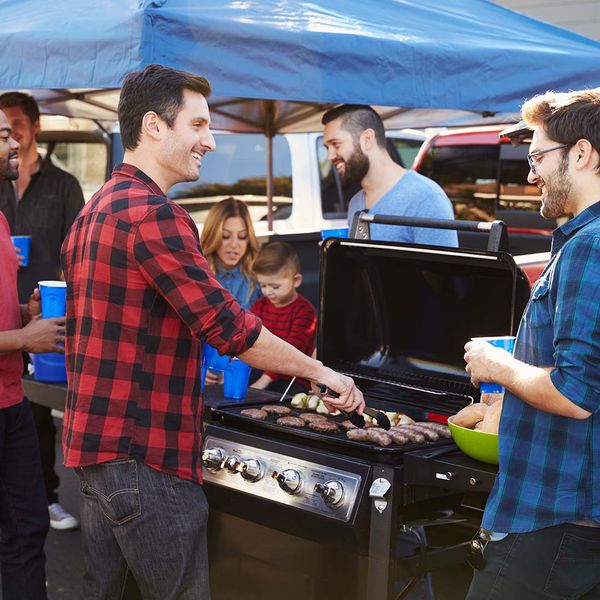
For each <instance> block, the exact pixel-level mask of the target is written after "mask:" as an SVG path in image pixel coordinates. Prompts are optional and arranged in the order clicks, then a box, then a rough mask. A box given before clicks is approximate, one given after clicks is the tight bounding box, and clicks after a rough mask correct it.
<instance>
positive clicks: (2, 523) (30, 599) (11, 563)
mask: <svg viewBox="0 0 600 600" xmlns="http://www.w3.org/2000/svg"><path fill="white" fill-rule="evenodd" d="M49 525H50V521H49V517H48V504H47V502H46V492H45V490H44V478H43V476H42V465H41V463H40V452H39V448H38V440H37V435H36V431H35V425H34V423H33V418H32V416H31V410H30V408H29V406H28V403H27V400H24V401H23V402H22V403H21V404H17V405H15V406H10V407H9V408H4V409H2V410H0V531H1V532H2V543H1V544H0V560H1V562H2V594H1V595H0V597H2V598H3V599H4V600H45V598H46V573H45V565H46V556H45V554H44V541H45V540H46V534H47V533H48V527H49Z"/></svg>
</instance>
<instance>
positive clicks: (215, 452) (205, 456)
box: [202, 448, 225, 471]
mask: <svg viewBox="0 0 600 600" xmlns="http://www.w3.org/2000/svg"><path fill="white" fill-rule="evenodd" d="M224 458H225V455H224V454H223V450H221V448H207V449H206V450H205V451H204V452H203V453H202V464H203V465H204V466H205V467H206V468H207V469H210V470H211V471H219V470H220V469H222V468H223V459H224Z"/></svg>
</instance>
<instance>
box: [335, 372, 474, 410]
mask: <svg viewBox="0 0 600 600" xmlns="http://www.w3.org/2000/svg"><path fill="white" fill-rule="evenodd" d="M332 368H333V369H334V370H337V371H341V372H342V373H344V374H346V375H348V376H349V377H352V378H354V379H355V380H357V384H358V387H359V388H360V389H361V391H362V392H363V394H364V395H365V397H366V398H369V399H371V398H372V399H376V400H379V401H383V402H386V403H392V404H393V405H397V404H402V405H403V406H410V407H413V408H415V409H417V410H420V411H426V412H436V413H439V414H443V415H446V416H450V415H453V414H456V413H457V412H458V411H459V410H460V409H461V408H464V407H465V406H466V405H467V404H470V403H471V402H473V401H474V399H475V397H476V396H477V390H476V389H475V388H473V387H472V386H471V385H470V384H466V383H464V382H462V381H452V380H445V379H441V378H437V377H428V376H423V375H415V374H414V373H407V372H399V371H397V370H395V369H394V370H391V369H389V370H386V369H385V368H382V367H378V368H377V369H375V368H373V367H368V366H361V365H356V364H353V363H337V364H335V365H333V366H332ZM395 408H398V407H397V406H396V407H395ZM391 410H393V408H392V409H391Z"/></svg>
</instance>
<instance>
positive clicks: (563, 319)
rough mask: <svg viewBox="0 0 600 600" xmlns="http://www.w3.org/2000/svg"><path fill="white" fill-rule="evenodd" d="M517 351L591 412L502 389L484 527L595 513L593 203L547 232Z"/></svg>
mask: <svg viewBox="0 0 600 600" xmlns="http://www.w3.org/2000/svg"><path fill="white" fill-rule="evenodd" d="M515 357H516V358H518V359H519V360H521V361H523V362H525V363H527V364H530V365H534V366H536V367H550V368H553V370H552V372H551V375H550V377H551V379H552V383H553V384H554V386H555V387H556V389H557V390H558V391H559V392H560V393H561V394H563V395H564V396H566V397H567V398H568V399H569V400H570V401H571V402H573V403H574V404H576V405H577V406H580V407H581V408H583V409H585V410H587V411H588V412H590V413H592V414H591V416H590V417H589V418H587V419H583V420H579V419H573V418H569V417H562V416H560V415H555V414H551V413H549V412H545V411H542V410H538V409H536V408H534V407H533V406H530V405H529V404H526V403H525V402H523V401H522V400H520V399H519V398H517V397H516V396H515V395H513V394H511V393H510V392H508V391H507V392H506V393H505V396H504V404H503V407H502V417H501V419H500V438H499V459H500V466H499V472H498V478H497V479H496V483H495V485H494V488H493V490H492V492H491V494H490V497H489V499H488V502H487V506H486V509H485V513H484V517H483V522H482V526H483V527H484V528H485V529H490V530H492V531H501V532H506V533H523V532H527V531H536V530H538V529H542V528H545V527H551V526H553V525H560V524H561V523H568V522H573V521H587V520H591V521H600V201H598V202H596V203H595V204H594V205H592V206H591V207H589V208H587V209H586V210H584V211H583V212H582V213H581V214H579V215H577V216H576V217H575V218H574V219H571V220H570V221H568V222H567V223H565V224H564V225H562V226H561V227H559V228H558V229H557V230H556V231H555V232H554V234H553V239H552V256H551V259H550V262H549V263H548V265H547V266H546V268H545V270H544V272H543V273H542V275H541V276H540V278H539V279H538V281H537V282H536V284H535V286H534V288H533V290H532V292H531V300H530V301H529V304H528V305H527V309H526V310H525V313H524V315H523V318H522V320H521V324H520V326H519V332H518V335H517V341H516V345H515Z"/></svg>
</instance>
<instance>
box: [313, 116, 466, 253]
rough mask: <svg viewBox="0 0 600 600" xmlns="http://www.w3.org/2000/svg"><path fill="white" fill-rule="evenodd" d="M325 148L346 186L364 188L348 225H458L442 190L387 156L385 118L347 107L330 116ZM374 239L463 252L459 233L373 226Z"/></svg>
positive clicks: (350, 212)
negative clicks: (367, 220) (381, 218)
mask: <svg viewBox="0 0 600 600" xmlns="http://www.w3.org/2000/svg"><path fill="white" fill-rule="evenodd" d="M321 122H322V123H323V125H324V126H325V128H324V131H323V143H324V145H325V148H327V151H328V158H329V160H330V161H331V163H332V165H333V167H334V168H335V169H336V171H337V173H338V175H339V177H340V179H341V181H342V183H348V182H351V181H353V182H357V183H360V187H361V188H362V189H361V190H360V191H359V192H357V193H356V194H355V195H354V196H353V198H352V199H351V200H350V204H349V205H348V225H349V226H351V225H352V219H353V217H354V214H355V213H356V212H359V211H362V210H368V211H369V212H370V213H372V214H380V215H392V216H397V217H421V218H427V219H453V218H454V213H453V210H452V203H451V202H450V200H449V199H448V196H446V193H445V192H444V190H442V188H441V187H440V186H439V185H438V184H437V183H435V182H434V181H432V180H431V179H428V178H427V177H424V176H423V175H420V174H419V173H417V172H416V171H411V170H407V169H405V168H404V167H402V166H400V165H399V164H398V163H396V162H395V161H394V160H393V159H392V157H391V156H390V154H389V152H388V150H387V143H386V137H385V129H384V127H383V122H382V120H381V117H380V116H379V115H378V114H377V112H376V111H375V110H373V109H372V108H371V107H370V106H363V105H355V104H344V105H343V106H338V107H337V108H333V109H331V110H330V111H328V112H326V113H325V114H324V115H323V118H322V119H321ZM370 229H371V238H372V239H374V240H385V241H390V242H407V243H411V244H428V245H434V246H452V247H456V246H458V240H457V235H456V231H454V230H448V229H436V228H424V227H410V226H405V225H374V224H373V225H371V227H370Z"/></svg>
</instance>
